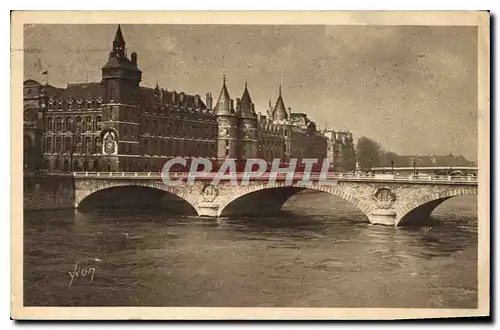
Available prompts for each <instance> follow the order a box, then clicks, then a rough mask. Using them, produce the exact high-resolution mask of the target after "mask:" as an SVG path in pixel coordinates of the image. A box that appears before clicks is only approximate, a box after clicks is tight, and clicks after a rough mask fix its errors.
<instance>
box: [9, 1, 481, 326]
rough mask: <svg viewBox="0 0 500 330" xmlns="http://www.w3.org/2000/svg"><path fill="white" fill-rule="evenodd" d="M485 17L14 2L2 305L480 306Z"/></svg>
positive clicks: (100, 315) (121, 311)
mask: <svg viewBox="0 0 500 330" xmlns="http://www.w3.org/2000/svg"><path fill="white" fill-rule="evenodd" d="M91 14H92V15H91ZM489 33H490V32H489V13H488V12H480V11H477V12H473V11H470V12H461V13H457V12H434V13H421V12H400V13H396V12H392V13H391V12H373V13H369V12H343V13H340V12H297V13H290V12H288V13H286V12H283V13H280V12H262V13H257V12H237V13H236V12H225V13H223V12H213V13H209V12H196V13H194V12H193V13H189V12H185V13H180V12H178V13H175V12H156V13H153V12H141V13H137V14H133V13H129V14H126V13H113V12H86V13H85V12H79V13H70V12H66V13H64V12H60V13H55V12H44V13H40V12H15V13H14V15H13V20H12V35H13V39H12V44H11V53H12V59H13V60H12V61H13V62H12V63H13V64H12V72H11V75H12V110H11V113H12V139H11V140H12V141H13V142H12V143H13V145H12V219H11V222H12V250H13V252H12V309H11V315H12V317H13V318H14V319H44V318H51V319H72V318H79V319H85V318H89V319H109V318H114V319H125V318H130V317H139V318H141V319H179V318H180V319H200V318H201V319H268V318H275V319H290V318H293V319H344V318H350V319H379V318H385V319H390V318H420V317H445V316H448V317H449V316H488V315H489V308H490V307H489V290H490V289H489V287H490V279H489V272H490V260H489V253H490V252H489V251H490V250H489V249H490V241H489V240H490V234H489V230H490V215H489V198H490V193H489V175H490V174H489V162H490V161H489V143H490V142H489V141H490V132H489V126H490V122H489V120H490V119H489V118H490V104H489V52H490V50H489V47H490V46H489ZM14 36H16V37H17V38H14ZM21 111H22V114H21ZM90 307H91V308H90ZM108 307H113V309H109V308H108ZM144 307H148V308H144ZM368 309H369V310H368Z"/></svg>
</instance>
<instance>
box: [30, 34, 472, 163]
mask: <svg viewBox="0 0 500 330" xmlns="http://www.w3.org/2000/svg"><path fill="white" fill-rule="evenodd" d="M116 28H117V26H116V25H97V24H94V25H63V24H58V25H26V26H25V29H24V48H25V49H24V55H25V56H24V77H25V79H35V80H38V81H40V82H42V83H45V82H46V79H47V78H46V77H45V76H43V75H41V73H42V72H43V71H45V70H48V72H49V74H48V81H49V83H50V84H51V85H54V86H58V87H64V86H66V85H67V83H68V82H69V83H72V82H85V81H100V80H101V67H102V66H103V65H104V64H105V63H106V60H107V57H108V53H109V51H110V50H111V44H112V41H113V38H114V36H115V32H116ZM122 32H123V35H124V38H125V41H126V48H127V52H128V54H129V56H130V54H131V53H132V52H137V53H138V65H139V68H140V69H141V70H142V71H143V80H142V82H141V85H142V86H147V87H154V86H155V85H156V83H158V84H159V85H160V87H163V88H167V89H168V90H176V91H178V92H180V91H184V92H185V93H188V94H200V95H201V96H202V98H203V99H204V97H205V93H206V92H211V93H212V94H213V97H214V103H215V101H216V98H217V96H218V94H219V91H220V89H221V84H222V74H223V72H225V74H226V77H227V86H228V90H229V93H230V95H231V97H232V98H234V99H235V98H237V97H241V95H242V93H243V89H244V83H245V81H247V82H248V88H249V91H250V95H251V97H252V100H253V102H254V103H255V106H256V111H257V112H262V113H263V114H265V113H266V110H267V107H268V103H269V100H271V102H272V104H273V105H274V104H275V102H276V98H277V94H278V87H279V85H280V83H281V84H282V90H283V99H284V101H285V105H286V106H287V107H291V108H292V112H304V113H307V114H308V116H309V117H310V118H311V119H312V120H314V121H315V122H316V123H317V125H318V127H319V128H320V129H323V128H325V127H327V128H328V129H333V130H350V131H351V132H352V133H353V135H354V138H355V139H357V138H359V137H361V136H366V137H369V138H371V139H373V140H375V141H376V142H378V143H380V145H381V146H382V148H384V149H386V150H389V151H392V152H396V153H399V154H405V155H409V154H419V155H427V154H439V155H441V154H449V153H453V154H454V155H460V154H462V155H464V156H465V157H466V158H468V159H469V160H473V161H477V149H478V148H477V111H478V110H477V109H478V105H477V103H478V100H477V99H478V98H477V29H476V28H475V27H466V26H460V27H459V26H373V25H372V26H361V25H360V26H354V25H352V26H339V25H328V26H325V25H316V26H312V25H279V26H270V25H156V24H155V25H122Z"/></svg>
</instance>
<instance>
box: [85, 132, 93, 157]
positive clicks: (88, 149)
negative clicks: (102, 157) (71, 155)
mask: <svg viewBox="0 0 500 330" xmlns="http://www.w3.org/2000/svg"><path fill="white" fill-rule="evenodd" d="M85 153H87V154H90V153H92V138H91V137H90V136H87V137H85Z"/></svg>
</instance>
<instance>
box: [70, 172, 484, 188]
mask: <svg viewBox="0 0 500 330" xmlns="http://www.w3.org/2000/svg"><path fill="white" fill-rule="evenodd" d="M216 175H217V174H216V173H209V174H199V175H196V174H189V173H185V172H171V173H169V174H168V177H169V178H171V179H188V178H190V177H192V178H194V179H195V180H197V181H210V180H213V179H214V178H215V177H216ZM73 176H74V177H75V178H100V179H123V178H127V179H146V180H151V179H160V180H161V179H162V178H163V177H164V175H163V174H162V173H161V172H73ZM244 177H245V174H244V173H235V174H233V175H225V176H224V178H223V179H222V180H221V181H224V180H229V179H231V178H234V179H236V180H241V179H243V178H244ZM271 177H272V175H271V174H270V173H264V174H262V175H261V176H259V177H251V178H249V180H250V181H266V180H270V179H271ZM286 179H287V174H286V173H277V174H276V175H275V180H276V181H284V180H286ZM300 180H311V181H319V180H328V181H330V184H331V183H332V181H335V180H336V181H339V182H340V181H356V182H364V181H366V182H410V183H419V184H420V183H432V184H436V183H442V184H455V183H458V184H470V185H477V183H478V179H477V177H476V176H451V175H430V174H426V175H413V174H406V175H396V174H374V175H369V174H361V173H354V174H353V173H328V174H327V175H321V174H319V173H309V174H308V176H306V175H305V174H304V173H295V174H293V177H292V181H300ZM320 183H321V182H320ZM325 184H328V183H325Z"/></svg>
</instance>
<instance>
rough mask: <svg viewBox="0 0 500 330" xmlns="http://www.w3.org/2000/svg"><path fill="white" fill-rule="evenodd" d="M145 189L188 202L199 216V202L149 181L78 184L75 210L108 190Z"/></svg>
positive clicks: (176, 190)
mask: <svg viewBox="0 0 500 330" xmlns="http://www.w3.org/2000/svg"><path fill="white" fill-rule="evenodd" d="M134 187H135V188H145V189H152V190H154V191H157V192H163V193H169V194H171V195H174V196H176V197H178V198H180V199H182V200H183V201H185V202H187V204H189V205H190V206H191V207H192V208H193V210H194V211H195V212H196V214H199V210H198V207H197V205H198V202H197V201H196V200H195V199H194V198H193V197H192V196H191V195H190V194H188V193H186V192H184V191H182V190H178V189H176V188H175V187H173V186H168V185H165V184H163V183H162V182H156V181H149V180H123V181H122V180H95V181H94V182H92V183H90V184H89V183H88V182H87V183H85V184H79V182H78V181H77V182H76V187H75V188H76V189H75V190H76V194H75V208H78V207H79V206H80V204H81V203H82V202H83V201H84V200H85V199H87V198H89V197H90V196H93V195H94V194H96V193H99V192H102V191H104V190H108V189H114V188H118V189H119V188H134Z"/></svg>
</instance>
